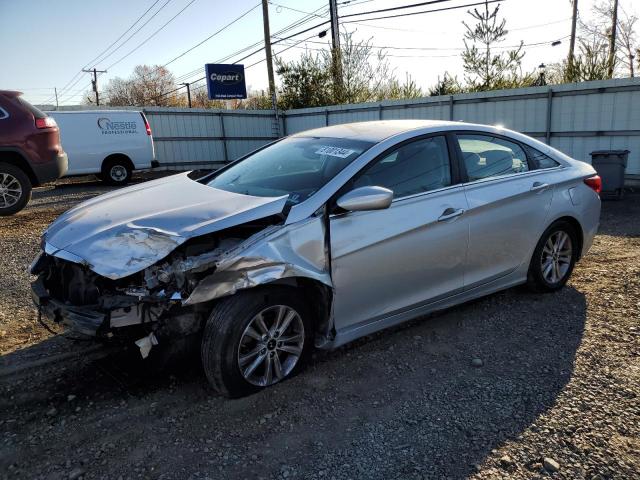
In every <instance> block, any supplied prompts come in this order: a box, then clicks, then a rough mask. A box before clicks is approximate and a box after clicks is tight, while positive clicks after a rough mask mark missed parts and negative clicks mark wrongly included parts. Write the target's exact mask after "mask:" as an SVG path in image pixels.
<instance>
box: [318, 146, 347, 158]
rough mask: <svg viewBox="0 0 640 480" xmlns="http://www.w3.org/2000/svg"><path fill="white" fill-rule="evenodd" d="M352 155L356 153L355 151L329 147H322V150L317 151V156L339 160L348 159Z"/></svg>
mask: <svg viewBox="0 0 640 480" xmlns="http://www.w3.org/2000/svg"><path fill="white" fill-rule="evenodd" d="M352 153H355V150H350V149H348V148H340V147H331V146H329V145H321V146H320V148H318V150H316V155H329V156H330V157H338V158H347V157H348V156H349V155H351V154H352Z"/></svg>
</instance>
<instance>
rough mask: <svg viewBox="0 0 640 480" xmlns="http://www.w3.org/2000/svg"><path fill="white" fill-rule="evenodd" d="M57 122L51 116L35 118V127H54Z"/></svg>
mask: <svg viewBox="0 0 640 480" xmlns="http://www.w3.org/2000/svg"><path fill="white" fill-rule="evenodd" d="M57 126H58V124H57V123H56V121H55V120H54V119H53V118H51V117H43V118H36V128H54V127H57Z"/></svg>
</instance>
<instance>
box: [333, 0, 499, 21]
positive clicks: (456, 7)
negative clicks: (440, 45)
mask: <svg viewBox="0 0 640 480" xmlns="http://www.w3.org/2000/svg"><path fill="white" fill-rule="evenodd" d="M506 1H507V0H485V1H483V2H476V3H467V4H465V5H456V6H453V7H443V8H436V9H432V10H421V11H419V12H409V13H398V14H396V15H385V16H383V17H375V18H361V19H359V20H357V21H356V20H347V21H345V22H342V23H356V22H370V21H374V20H386V19H388V18H398V17H408V16H411V15H422V14H424V13H435V12H445V11H447V10H457V9H459V8H466V7H476V6H478V5H486V4H489V3H496V2H506ZM356 15H369V12H363V13H352V14H350V15H346V16H348V17H352V16H356ZM343 18H345V17H343Z"/></svg>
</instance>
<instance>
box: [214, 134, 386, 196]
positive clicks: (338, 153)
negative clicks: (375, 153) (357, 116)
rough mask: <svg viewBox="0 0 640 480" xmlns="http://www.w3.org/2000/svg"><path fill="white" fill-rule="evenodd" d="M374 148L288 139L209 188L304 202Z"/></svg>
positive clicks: (332, 140) (323, 140)
mask: <svg viewBox="0 0 640 480" xmlns="http://www.w3.org/2000/svg"><path fill="white" fill-rule="evenodd" d="M372 145H373V143H371V142H364V141H361V140H351V139H345V138H324V137H289V138H285V139H284V140H281V141H279V142H277V143H274V144H273V145H270V146H268V147H266V148H264V149H262V150H259V151H258V152H256V153H254V154H252V155H250V156H248V157H247V158H245V159H244V160H242V161H240V162H238V163H236V164H235V165H233V166H231V167H230V168H228V169H226V170H223V171H222V172H220V173H219V174H217V175H215V177H214V178H213V179H212V180H210V181H209V182H208V185H209V186H211V187H214V188H219V189H221V190H226V191H228V192H235V193H242V194H245V195H254V196H258V197H280V196H283V195H288V196H289V198H288V203H289V205H295V204H297V203H300V202H304V201H305V200H306V199H307V198H309V197H310V196H311V195H313V194H314V193H315V192H317V191H318V190H319V189H320V188H321V187H323V186H324V185H325V184H326V183H327V182H329V180H331V179H332V178H333V177H335V176H336V175H337V174H338V173H340V171H342V169H343V168H344V167H346V166H347V165H349V164H350V163H351V162H352V161H353V160H355V159H356V158H357V157H358V156H359V155H360V154H362V152H364V151H365V150H367V149H368V148H370V147H371V146H372Z"/></svg>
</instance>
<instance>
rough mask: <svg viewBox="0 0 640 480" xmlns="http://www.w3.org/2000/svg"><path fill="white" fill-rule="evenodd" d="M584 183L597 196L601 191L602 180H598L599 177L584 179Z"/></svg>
mask: <svg viewBox="0 0 640 480" xmlns="http://www.w3.org/2000/svg"><path fill="white" fill-rule="evenodd" d="M584 183H585V184H586V185H587V186H588V187H590V188H591V189H593V191H594V192H596V193H598V194H599V193H600V192H601V191H602V179H601V178H600V176H599V175H594V176H593V177H589V178H585V179H584Z"/></svg>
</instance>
